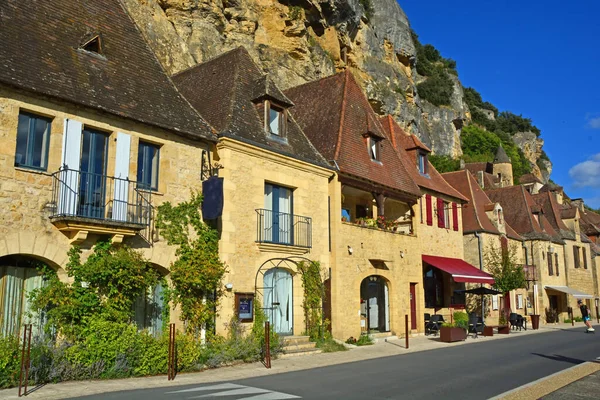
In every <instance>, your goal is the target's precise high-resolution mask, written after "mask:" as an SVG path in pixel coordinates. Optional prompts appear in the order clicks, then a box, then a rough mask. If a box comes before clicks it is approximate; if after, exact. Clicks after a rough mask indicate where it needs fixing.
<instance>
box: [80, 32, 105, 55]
mask: <svg viewBox="0 0 600 400" xmlns="http://www.w3.org/2000/svg"><path fill="white" fill-rule="evenodd" d="M81 49H82V50H85V51H88V52H90V53H96V54H100V55H102V39H101V38H100V35H96V36H94V37H92V38H91V39H89V40H87V41H86V42H85V43H83V44H82V45H81Z"/></svg>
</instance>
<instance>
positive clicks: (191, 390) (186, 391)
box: [165, 383, 246, 394]
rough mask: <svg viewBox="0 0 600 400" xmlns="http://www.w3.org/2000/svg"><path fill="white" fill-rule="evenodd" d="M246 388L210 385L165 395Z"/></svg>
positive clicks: (226, 384)
mask: <svg viewBox="0 0 600 400" xmlns="http://www.w3.org/2000/svg"><path fill="white" fill-rule="evenodd" d="M245 387H246V386H242V385H237V384H235V383H221V384H218V385H209V386H200V387H195V388H191V389H183V390H177V391H174V392H166V393H165V394H173V393H189V392H202V391H206V390H227V389H239V388H245Z"/></svg>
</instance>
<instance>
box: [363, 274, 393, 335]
mask: <svg viewBox="0 0 600 400" xmlns="http://www.w3.org/2000/svg"><path fill="white" fill-rule="evenodd" d="M360 299H361V304H360V310H361V315H362V316H363V318H364V319H365V320H366V328H367V330H368V331H369V332H372V331H375V332H389V331H390V296H389V289H388V285H387V282H386V280H385V279H384V278H383V277H381V276H379V275H371V276H368V277H366V278H365V279H363V281H362V282H361V284H360Z"/></svg>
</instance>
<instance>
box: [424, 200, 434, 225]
mask: <svg viewBox="0 0 600 400" xmlns="http://www.w3.org/2000/svg"><path fill="white" fill-rule="evenodd" d="M425 208H426V212H427V225H433V210H432V204H431V196H430V195H428V194H426V195H425Z"/></svg>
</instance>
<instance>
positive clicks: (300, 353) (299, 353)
mask: <svg viewBox="0 0 600 400" xmlns="http://www.w3.org/2000/svg"><path fill="white" fill-rule="evenodd" d="M320 353H322V351H321V349H317V348H316V347H313V348H311V349H299V350H285V349H284V350H283V353H282V354H281V355H279V358H288V357H297V356H307V355H310V354H320Z"/></svg>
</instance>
